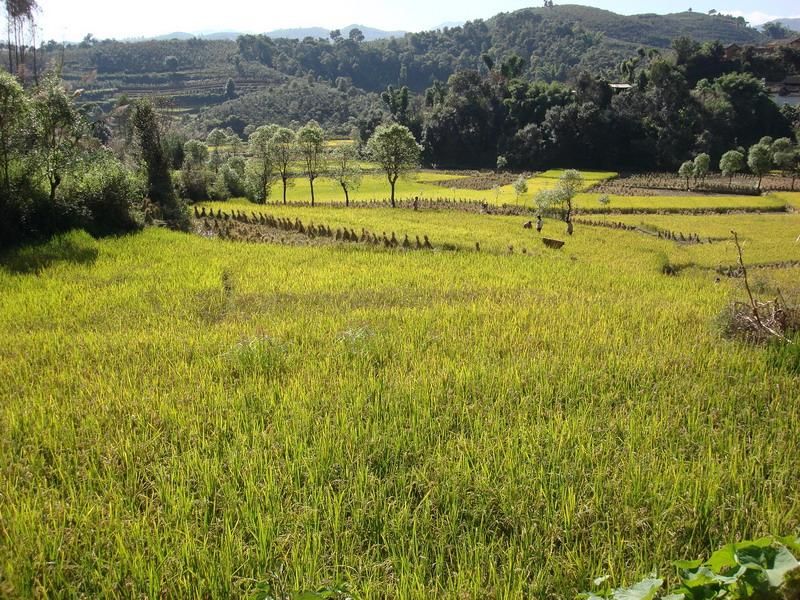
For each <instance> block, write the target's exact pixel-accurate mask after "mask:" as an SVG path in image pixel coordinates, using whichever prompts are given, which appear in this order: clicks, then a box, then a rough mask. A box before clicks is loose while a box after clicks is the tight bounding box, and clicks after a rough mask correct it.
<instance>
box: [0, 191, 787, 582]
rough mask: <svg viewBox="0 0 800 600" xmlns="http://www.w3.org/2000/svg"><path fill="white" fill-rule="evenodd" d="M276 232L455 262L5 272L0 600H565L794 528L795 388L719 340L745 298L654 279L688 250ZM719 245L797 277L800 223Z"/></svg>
mask: <svg viewBox="0 0 800 600" xmlns="http://www.w3.org/2000/svg"><path fill="white" fill-rule="evenodd" d="M234 205H236V204H235V203H233V204H228V205H227V206H229V207H231V206H234ZM246 208H247V209H248V212H249V210H250V209H251V208H254V207H252V206H247V207H246ZM264 210H267V211H269V212H273V213H274V214H280V215H282V216H299V217H301V218H303V219H304V220H306V219H309V220H311V219H313V220H315V221H317V222H324V223H326V224H331V225H337V224H340V225H344V224H349V225H350V226H353V227H360V226H368V227H370V228H371V229H374V230H378V231H383V230H387V231H392V230H394V231H397V232H398V234H399V233H400V232H401V231H405V230H406V229H407V230H408V232H409V233H411V234H416V233H420V234H424V233H427V234H429V235H430V236H431V238H432V240H433V241H434V243H436V244H441V243H442V242H445V241H447V242H448V243H452V244H454V245H455V246H456V247H457V248H459V249H460V251H458V252H453V251H435V252H427V251H419V252H399V251H385V250H370V249H366V248H364V247H362V246H358V245H342V246H339V245H333V246H328V247H283V246H273V245H257V244H244V243H234V242H223V241H219V240H213V239H204V238H200V237H197V236H192V235H187V234H179V233H172V232H168V231H164V230H155V229H149V230H146V231H145V232H144V233H142V234H139V235H136V236H128V237H125V238H119V239H108V240H103V241H100V242H99V243H98V244H97V248H98V254H97V257H96V259H95V260H94V261H93V262H91V263H76V262H70V261H57V262H53V263H51V264H50V265H49V266H48V267H47V268H44V269H41V270H40V271H39V272H38V274H24V275H20V274H13V273H11V272H9V271H7V270H2V269H0V289H2V290H3V293H2V294H0V430H2V435H0V465H2V467H0V596H3V597H31V596H59V597H61V596H64V597H77V596H86V597H120V598H129V597H134V596H136V597H140V596H147V597H156V596H162V595H163V596H167V597H180V598H186V597H188V598H226V597H231V596H247V595H249V594H250V593H251V592H252V590H253V589H254V588H255V586H256V585H257V582H259V581H265V580H276V581H277V582H278V583H279V584H281V585H283V586H286V587H287V588H289V589H309V588H314V587H316V586H318V585H321V584H324V583H333V582H336V581H344V582H346V583H347V584H349V586H350V587H351V589H352V590H353V591H354V593H355V595H356V596H357V597H359V598H387V597H393V598H465V597H468V598H491V597H496V598H510V597H528V598H546V597H549V598H571V597H573V596H574V593H576V592H577V591H579V590H582V589H586V588H587V587H588V585H589V582H590V580H591V578H593V577H594V576H596V575H600V574H609V575H611V576H612V578H613V580H614V581H615V582H618V583H619V584H623V583H625V581H626V580H631V579H633V578H635V576H636V575H637V574H646V573H648V572H649V571H650V570H651V569H653V568H659V569H661V570H662V571H664V572H666V573H669V564H670V561H671V560H672V559H674V558H675V557H678V556H680V557H686V558H692V557H695V556H701V555H708V554H709V553H710V551H711V550H713V549H715V548H717V547H719V546H721V545H722V544H724V543H726V542H729V541H732V540H739V539H746V538H755V537H758V536H760V535H764V534H768V533H781V534H785V533H791V532H796V531H797V530H798V527H800V503H798V501H797V493H796V490H797V472H798V467H800V460H799V459H798V457H800V448H798V436H797V430H798V427H800V376H798V375H797V374H796V373H794V372H791V371H789V370H786V369H784V368H779V367H778V366H776V365H777V364H778V363H777V361H774V360H770V358H769V356H768V354H767V353H766V352H764V351H763V350H761V349H759V348H753V347H749V346H745V345H742V344H740V343H737V342H733V341H729V340H725V339H722V338H721V337H720V335H719V333H718V330H717V325H716V323H717V319H718V315H719V314H720V313H721V311H722V310H723V309H724V307H725V306H726V305H727V304H728V303H729V301H730V300H731V299H732V298H741V295H742V291H741V289H740V288H739V285H740V284H739V282H736V281H728V280H725V281H723V282H722V283H720V284H715V282H714V278H713V277H712V276H711V275H710V274H708V273H705V272H702V271H696V270H688V271H684V272H682V274H681V275H680V276H678V277H667V276H664V275H662V274H661V273H660V271H659V270H658V268H657V264H658V261H659V260H660V257H661V256H662V255H671V254H672V253H675V252H678V253H680V252H683V251H684V250H686V251H687V252H700V251H701V250H700V248H701V247H697V248H696V249H695V248H694V247H685V248H682V247H679V246H678V245H676V244H674V243H672V242H666V241H663V240H657V239H655V238H652V237H650V236H646V235H644V234H640V233H631V232H624V231H617V230H610V229H605V228H593V227H585V226H580V225H579V226H578V227H576V233H575V235H574V236H573V237H572V238H570V239H568V241H567V246H566V247H565V248H564V250H562V251H549V250H547V251H546V250H545V249H544V248H543V247H542V246H541V244H540V243H539V241H538V239H537V237H536V233H535V231H534V232H531V231H529V230H523V229H522V227H521V225H522V222H523V220H524V219H522V218H520V217H488V216H481V215H473V214H467V213H460V212H441V213H439V212H419V213H415V212H414V211H403V210H396V211H391V210H388V209H385V210H384V209H376V210H366V209H353V210H349V211H347V210H341V209H331V208H318V209H315V210H312V209H310V208H287V209H283V208H280V207H273V206H268V207H265V209H264ZM735 217H736V218H737V219H741V221H737V222H736V223H734V224H735V225H736V226H737V227H739V228H741V229H742V230H743V232H744V231H750V232H753V236H754V237H755V236H756V233H757V234H758V235H761V232H773V231H775V232H780V233H776V234H775V235H776V237H779V238H780V240H781V244H783V247H784V249H785V252H784V254H783V256H784V257H787V258H790V257H791V256H794V254H793V252H794V249H793V247H789V246H786V245H785V244H784V243H783V240H784V237H785V236H786V235H788V232H789V230H791V228H792V227H794V226H795V224H796V223H797V219H796V216H795V215H786V214H784V215H764V216H756V215H737V216H735ZM625 218H630V219H634V218H635V217H634V216H631V217H625ZM640 218H641V217H640ZM646 218H647V219H648V220H652V219H656V218H658V219H676V220H677V219H680V221H663V224H664V225H666V224H674V228H675V229H678V230H681V231H687V232H688V231H692V230H693V229H694V230H696V229H698V228H700V227H705V229H704V231H708V232H711V233H713V232H717V231H722V230H723V229H724V228H726V227H729V226H730V225H731V221H730V219H732V218H733V217H710V218H709V219H711V220H708V221H702V222H701V221H698V222H697V223H695V222H694V221H691V220H690V219H694V217H684V216H671V217H666V216H663V217H662V216H656V215H647V216H646ZM726 219H727V220H726ZM762 219H763V220H762ZM770 219H772V220H770ZM778 219H783V220H780V221H779V220H778ZM706 223H707V225H706ZM747 224H749V229H748V228H747V227H745V225H747ZM545 227H546V229H545V233H547V234H550V235H554V236H555V237H561V236H559V235H557V233H559V230H560V229H563V228H562V224H559V223H556V222H554V221H550V220H548V221H547V223H546V225H545ZM475 241H480V242H481V243H482V245H483V246H484V247H485V250H483V251H482V252H480V253H478V252H475V251H474V250H473V249H472V248H474V242H475ZM748 242H749V240H748ZM509 243H512V244H514V245H515V247H516V249H515V254H514V255H513V256H512V255H508V253H507V250H506V245H507V244H509ZM523 245H524V246H527V247H528V249H529V253H528V254H527V255H521V254H520V253H519V249H520V248H521V247H522V246H523ZM779 245H780V244H779ZM777 247H778V246H777V245H776V247H775V248H774V249H772V247H770V249H766V250H764V253H765V254H766V253H768V252H773V251H774V250H776V249H777ZM798 247H800V246H798ZM707 248H709V249H710V250H709V251H712V250H713V251H714V252H719V254H718V255H715V256H717V257H719V258H720V259H721V258H722V257H723V255H725V256H726V257H728V259H727V260H726V262H732V260H731V258H730V257H729V252H728V250H727V249H725V248H724V244H719V245H716V244H714V245H711V246H707ZM748 250H749V248H748ZM703 251H705V250H703ZM754 252H755V251H754ZM759 252H760V250H759ZM709 260H711V259H710V258H709ZM766 275H767V274H765V276H766Z"/></svg>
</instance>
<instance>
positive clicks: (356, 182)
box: [330, 144, 361, 206]
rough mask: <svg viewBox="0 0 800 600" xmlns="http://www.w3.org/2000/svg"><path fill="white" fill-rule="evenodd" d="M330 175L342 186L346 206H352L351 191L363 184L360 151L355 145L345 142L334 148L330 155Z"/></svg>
mask: <svg viewBox="0 0 800 600" xmlns="http://www.w3.org/2000/svg"><path fill="white" fill-rule="evenodd" d="M330 175H331V178H333V179H335V180H336V181H337V182H338V183H339V185H340V186H342V191H344V204H345V206H350V192H351V191H353V190H356V189H358V187H359V186H360V185H361V167H359V166H358V151H357V150H356V148H355V146H353V145H350V144H343V145H341V146H337V147H336V148H334V149H333V151H332V152H331V155H330Z"/></svg>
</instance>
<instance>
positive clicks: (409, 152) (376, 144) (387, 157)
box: [367, 123, 421, 208]
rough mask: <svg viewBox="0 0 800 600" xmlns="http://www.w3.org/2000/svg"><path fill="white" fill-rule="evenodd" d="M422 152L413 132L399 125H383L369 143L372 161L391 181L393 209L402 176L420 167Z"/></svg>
mask: <svg viewBox="0 0 800 600" xmlns="http://www.w3.org/2000/svg"><path fill="white" fill-rule="evenodd" d="M420 150H421V149H420V146H419V144H417V140H416V139H414V134H413V133H411V130H409V128H408V127H406V126H405V125H399V124H397V123H394V124H391V125H381V126H380V127H378V128H377V129H376V130H375V133H373V134H372V137H371V138H369V141H368V142H367V151H368V152H369V154H370V156H371V157H372V160H374V161H375V162H377V163H378V164H379V165H380V166H381V169H383V171H384V173H386V178H387V179H388V180H389V185H390V186H391V189H392V192H391V202H392V207H393V208H394V206H395V200H394V190H395V184H396V183H397V180H398V178H399V177H400V176H401V175H403V174H404V173H408V172H410V171H411V170H413V169H415V168H416V167H417V166H418V165H419V157H420Z"/></svg>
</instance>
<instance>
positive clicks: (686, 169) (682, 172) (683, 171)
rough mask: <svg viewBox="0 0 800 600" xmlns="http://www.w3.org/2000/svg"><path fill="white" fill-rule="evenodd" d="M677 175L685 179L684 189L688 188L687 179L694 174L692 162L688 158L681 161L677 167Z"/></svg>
mask: <svg viewBox="0 0 800 600" xmlns="http://www.w3.org/2000/svg"><path fill="white" fill-rule="evenodd" d="M678 175H679V176H680V177H683V178H684V179H685V180H686V189H687V190H688V189H689V180H690V179H691V178H692V177H693V176H694V163H693V162H692V161H690V160H687V161H685V162H683V163H682V164H681V166H680V168H679V169H678Z"/></svg>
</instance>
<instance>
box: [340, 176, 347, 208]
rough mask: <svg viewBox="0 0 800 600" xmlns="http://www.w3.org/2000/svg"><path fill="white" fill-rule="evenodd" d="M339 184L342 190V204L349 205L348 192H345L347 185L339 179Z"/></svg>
mask: <svg viewBox="0 0 800 600" xmlns="http://www.w3.org/2000/svg"><path fill="white" fill-rule="evenodd" d="M339 185H341V186H342V189H343V190H344V205H345V206H350V194H348V193H347V186H346V185H345V184H343V183H342V182H341V181H340V182H339Z"/></svg>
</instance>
